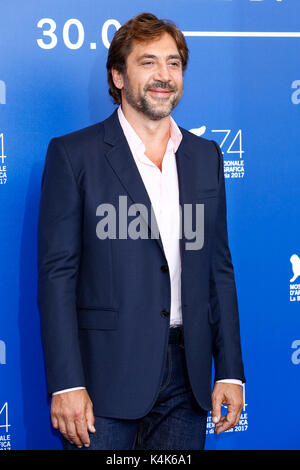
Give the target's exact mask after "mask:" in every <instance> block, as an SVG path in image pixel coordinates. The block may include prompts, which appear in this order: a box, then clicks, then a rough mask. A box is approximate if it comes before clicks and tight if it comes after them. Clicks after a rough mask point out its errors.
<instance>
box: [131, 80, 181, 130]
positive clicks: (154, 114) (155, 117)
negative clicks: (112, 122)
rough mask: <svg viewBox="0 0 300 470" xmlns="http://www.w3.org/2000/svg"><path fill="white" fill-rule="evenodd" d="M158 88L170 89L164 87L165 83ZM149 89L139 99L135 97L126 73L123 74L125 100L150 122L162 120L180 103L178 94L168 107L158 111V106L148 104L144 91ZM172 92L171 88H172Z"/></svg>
mask: <svg viewBox="0 0 300 470" xmlns="http://www.w3.org/2000/svg"><path fill="white" fill-rule="evenodd" d="M159 86H160V88H165V89H170V87H168V86H166V84H165V83H163V82H161V83H160V84H159ZM148 88H149V87H147V88H146V89H145V90H144V95H141V96H139V97H136V96H135V95H134V93H133V90H132V88H131V86H130V83H129V79H128V76H127V74H126V71H125V72H124V89H123V90H124V95H125V98H126V101H127V102H128V103H129V104H130V105H131V106H132V107H133V108H134V109H135V110H136V111H139V112H141V113H143V114H144V115H145V116H147V117H148V118H149V119H151V120H152V121H159V120H160V119H163V118H165V117H167V116H169V115H170V114H171V112H172V110H173V109H174V108H175V106H177V104H178V103H179V101H180V98H181V95H179V94H178V93H177V94H175V95H174V96H173V98H172V99H171V101H170V102H169V106H168V108H167V109H165V110H164V111H162V110H161V109H159V106H155V105H152V104H151V103H149V101H148V100H147V96H146V91H147V89H148ZM172 90H173V88H172Z"/></svg>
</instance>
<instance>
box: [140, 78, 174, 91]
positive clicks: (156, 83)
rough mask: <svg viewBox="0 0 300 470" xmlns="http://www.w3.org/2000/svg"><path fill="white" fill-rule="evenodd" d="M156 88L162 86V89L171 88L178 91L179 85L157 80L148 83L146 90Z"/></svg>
mask: <svg viewBox="0 0 300 470" xmlns="http://www.w3.org/2000/svg"><path fill="white" fill-rule="evenodd" d="M155 88H160V89H162V90H170V91H176V90H177V87H174V86H172V85H170V83H168V82H161V81H159V80H158V81H156V82H154V83H151V84H150V85H147V86H146V87H145V91H147V90H150V89H151V90H154V89H155Z"/></svg>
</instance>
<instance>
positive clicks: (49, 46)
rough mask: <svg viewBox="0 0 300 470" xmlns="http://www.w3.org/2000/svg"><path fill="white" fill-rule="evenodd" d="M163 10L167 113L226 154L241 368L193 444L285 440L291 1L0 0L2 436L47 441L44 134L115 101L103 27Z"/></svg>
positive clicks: (294, 198) (290, 389)
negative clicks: (233, 391) (169, 85)
mask: <svg viewBox="0 0 300 470" xmlns="http://www.w3.org/2000/svg"><path fill="white" fill-rule="evenodd" d="M143 11H150V12H152V13H154V14H156V15H157V16H158V17H161V18H168V19H171V20H173V21H174V22H175V23H176V24H177V26H178V27H179V28H180V29H181V30H182V31H183V32H184V34H185V36H186V40H187V43H188V47H189V50H190V62H189V65H188V69H187V71H186V73H185V76H184V94H183V98H182V101H181V102H180V104H179V105H178V107H177V108H176V110H175V111H174V112H173V117H174V118H175V120H176V121H177V122H178V123H179V124H180V125H181V126H183V127H185V128H186V129H189V130H192V132H194V133H196V134H198V135H202V136H203V137H205V138H208V139H214V140H216V141H217V142H218V143H219V144H220V146H221V148H222V151H223V153H224V168H225V176H226V190H227V200H228V230H229V241H230V247H231V252H232V258H233V263H234V268H235V275H236V283H237V290H238V299H239V310H240V323H241V335H242V347H243V356H244V362H245V373H246V378H247V383H246V385H245V388H244V393H245V406H244V409H243V412H242V415H241V420H240V423H239V424H238V426H236V427H235V428H234V429H233V430H231V431H229V432H226V433H224V434H222V435H219V436H216V435H214V433H213V425H212V423H211V418H210V416H209V417H208V423H207V441H206V449H299V448H300V445H299V444H300V442H299V425H298V424H299V420H300V407H299V372H300V331H299V326H300V258H299V256H300V244H299V234H300V222H299V200H300V199H299V196H300V193H299V176H300V163H299V158H300V155H299V153H300V151H299V148H300V145H299V144H300V134H299V117H300V70H299V50H300V32H299V31H300V28H299V16H300V3H299V1H298V0H282V1H279V0H170V1H167V0H151V1H146V0H143V1H138V0H134V1H131V2H125V3H124V2H123V1H122V0H110V1H104V0H85V1H83V0H72V1H71V0H64V1H62V0H44V1H43V2H41V1H39V0H27V1H26V2H23V1H21V0H10V1H4V0H2V1H1V2H0V46H1V49H0V50H1V56H0V57H1V59H0V195H1V218H0V248H1V253H0V259H1V262H0V273H1V279H0V282H1V284H0V285H1V298H0V308H1V311H0V449H3V450H5V449H61V448H62V444H61V440H60V438H59V434H58V432H56V431H54V430H52V429H51V424H50V415H49V409H50V408H49V402H48V401H47V392H46V382H45V372H44V363H43V352H42V346H41V337H40V322H39V311H38V306H37V220H38V207H39V198H40V185H41V175H42V171H43V166H44V160H45V154H46V149H47V145H48V143H49V140H50V139H51V138H52V137H54V136H60V135H63V134H65V133H68V132H71V131H74V130H77V129H79V128H82V127H85V126H88V125H90V124H94V123H96V122H99V121H101V120H103V119H105V118H106V117H107V116H109V115H110V114H111V113H112V112H113V110H114V109H115V106H114V105H113V104H112V100H111V99H110V97H109V95H108V91H107V89H108V87H107V82H106V69H105V63H106V58H107V50H108V47H109V43H110V41H111V39H112V37H113V34H114V32H115V31H116V28H118V27H119V26H120V25H122V24H123V23H125V22H126V21H127V20H128V19H130V18H131V17H133V16H135V15H136V14H138V13H141V12H143Z"/></svg>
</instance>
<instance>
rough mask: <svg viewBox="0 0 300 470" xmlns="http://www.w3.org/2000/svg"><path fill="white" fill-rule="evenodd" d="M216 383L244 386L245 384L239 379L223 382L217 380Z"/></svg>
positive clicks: (224, 380)
mask: <svg viewBox="0 0 300 470" xmlns="http://www.w3.org/2000/svg"><path fill="white" fill-rule="evenodd" d="M216 382H224V383H227V384H236V385H243V382H242V381H241V380H238V379H222V380H216Z"/></svg>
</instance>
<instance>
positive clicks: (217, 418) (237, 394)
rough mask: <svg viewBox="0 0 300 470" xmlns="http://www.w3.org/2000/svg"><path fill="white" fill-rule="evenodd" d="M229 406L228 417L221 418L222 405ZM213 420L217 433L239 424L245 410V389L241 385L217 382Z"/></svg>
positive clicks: (214, 393)
mask: <svg viewBox="0 0 300 470" xmlns="http://www.w3.org/2000/svg"><path fill="white" fill-rule="evenodd" d="M222 404H223V405H227V407H228V408H227V409H228V411H227V415H226V416H221V405H222ZM212 406H213V409H212V420H213V423H215V433H216V434H220V433H221V432H224V431H227V429H230V428H232V427H233V426H236V425H237V424H238V422H239V419H240V415H241V411H242V409H243V387H242V386H241V385H236V384H230V383H224V382H216V383H215V386H214V389H213V393H212Z"/></svg>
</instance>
